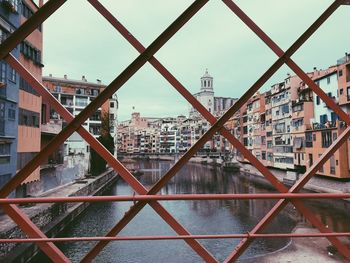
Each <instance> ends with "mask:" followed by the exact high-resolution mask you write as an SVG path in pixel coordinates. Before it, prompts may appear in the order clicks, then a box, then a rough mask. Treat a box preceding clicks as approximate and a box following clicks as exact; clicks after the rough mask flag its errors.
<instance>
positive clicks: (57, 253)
mask: <svg viewBox="0 0 350 263" xmlns="http://www.w3.org/2000/svg"><path fill="white" fill-rule="evenodd" d="M2 208H3V210H4V212H5V213H6V214H8V216H9V217H10V218H11V219H12V220H13V221H14V222H15V223H16V224H17V225H18V226H19V227H20V228H21V229H22V231H23V232H24V233H26V235H28V236H29V237H30V238H33V239H42V238H47V237H46V236H45V234H44V233H43V232H41V230H40V229H39V228H38V227H37V226H36V225H35V224H34V223H33V222H32V221H31V220H30V219H29V218H28V216H27V215H26V214H24V213H23V212H22V211H21V210H20V209H19V208H18V207H17V206H15V205H2ZM34 242H35V241H34ZM35 243H36V244H37V245H38V247H39V248H40V249H41V250H42V251H43V252H44V253H45V254H46V255H47V256H48V257H49V258H50V259H51V260H52V261H53V262H59V263H68V262H70V260H69V259H68V258H67V257H66V256H65V255H64V254H63V253H62V251H61V250H59V249H58V248H57V247H56V246H55V244H53V243H52V242H51V241H48V242H47V243H43V242H35Z"/></svg>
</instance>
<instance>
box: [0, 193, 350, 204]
mask: <svg viewBox="0 0 350 263" xmlns="http://www.w3.org/2000/svg"><path fill="white" fill-rule="evenodd" d="M339 198H342V199H348V198H350V193H275V194H270V193H264V194H173V195H118V196H115V195H112V196H69V197H26V198H1V199H0V204H27V203H34V204H40V203H80V202H90V203H95V202H127V201H130V202H136V201H146V200H147V201H155V200H157V201H179V200H246V199H257V200H261V199H264V200H265V199H339Z"/></svg>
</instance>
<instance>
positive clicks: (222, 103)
mask: <svg viewBox="0 0 350 263" xmlns="http://www.w3.org/2000/svg"><path fill="white" fill-rule="evenodd" d="M200 80H201V89H200V92H198V93H195V94H193V96H194V97H195V98H196V99H197V100H198V101H199V102H200V103H201V104H202V105H203V106H204V107H205V108H206V109H207V110H208V111H209V112H210V113H211V114H213V115H215V116H221V115H222V114H223V113H224V112H225V111H226V110H228V109H229V108H230V107H231V106H232V105H233V104H234V103H235V102H236V101H237V99H236V98H228V97H215V96H214V88H213V77H212V76H210V75H209V73H208V70H206V71H205V73H204V75H203V76H202V77H201V78H200ZM189 117H190V118H195V117H200V114H199V112H198V111H197V110H196V109H194V108H193V107H192V106H191V109H190V112H189Z"/></svg>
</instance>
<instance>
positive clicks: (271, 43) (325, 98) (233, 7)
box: [223, 0, 350, 125]
mask: <svg viewBox="0 0 350 263" xmlns="http://www.w3.org/2000/svg"><path fill="white" fill-rule="evenodd" d="M223 2H224V3H225V4H226V5H227V6H228V7H229V8H230V9H231V10H232V11H233V12H234V13H235V14H236V15H237V16H238V17H239V18H240V19H241V20H242V21H243V22H244V23H245V24H246V25H247V26H248V27H249V28H250V29H251V30H252V31H253V32H254V33H255V34H256V35H257V36H258V37H259V38H260V39H261V40H263V41H264V42H265V43H266V45H267V46H268V47H269V48H271V50H272V51H273V52H275V54H276V55H277V56H279V57H282V56H284V54H285V53H284V51H283V50H282V49H281V48H280V47H279V46H278V45H277V44H276V43H275V42H274V41H273V40H272V39H271V38H270V37H269V36H268V35H267V34H266V33H265V32H264V31H262V30H261V28H259V27H258V26H257V25H256V24H255V23H254V21H253V20H251V19H250V18H249V17H248V16H247V15H246V14H245V13H244V12H243V11H242V10H241V9H240V8H239V7H238V6H237V5H236V4H235V3H234V2H233V1H232V0H223ZM341 3H342V1H341V0H336V1H334V2H333V3H332V4H331V6H330V7H329V8H327V10H326V11H325V12H324V14H323V15H325V14H326V17H329V16H330V15H331V14H333V13H334V11H335V10H337V9H338V7H339V6H340V5H341ZM321 22H322V21H319V20H317V21H316V22H315V23H314V24H313V25H312V26H311V27H310V28H311V29H312V28H313V27H315V26H317V27H319V26H320V25H321ZM310 28H309V29H310ZM307 34H309V33H307ZM303 35H304V34H303ZM292 48H294V45H293V46H292ZM295 48H296V47H295ZM286 53H287V52H286ZM290 56H291V55H290V54H288V53H287V54H286V56H285V57H286V64H287V65H288V66H289V67H290V68H291V69H292V70H293V71H294V72H295V73H296V74H297V75H298V76H299V77H300V78H301V79H302V80H303V81H304V82H305V83H306V84H307V85H309V86H310V88H311V89H312V90H313V91H314V92H315V93H316V94H317V95H318V96H319V97H320V98H321V99H322V100H323V101H324V102H325V103H326V104H327V106H328V107H330V108H331V109H332V110H333V111H334V112H335V113H336V114H337V115H338V116H339V117H340V118H341V119H342V120H344V121H345V122H346V123H347V124H348V125H350V116H349V115H348V114H347V113H345V112H344V111H343V110H342V109H341V108H340V106H339V105H337V104H336V103H335V102H334V100H333V99H332V98H330V97H329V96H328V95H327V94H326V93H325V92H324V91H323V90H322V89H321V88H320V87H319V86H317V85H316V84H315V82H313V81H312V80H311V78H310V77H309V76H308V75H307V74H306V73H305V72H304V71H303V70H302V69H301V68H299V67H298V65H297V64H296V63H295V62H294V61H293V60H292V59H291V58H290Z"/></svg>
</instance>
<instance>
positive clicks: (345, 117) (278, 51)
mask: <svg viewBox="0 0 350 263" xmlns="http://www.w3.org/2000/svg"><path fill="white" fill-rule="evenodd" d="M223 1H224V2H225V4H226V5H227V6H228V7H229V8H230V9H231V10H232V11H233V12H234V13H235V14H236V15H237V16H238V17H239V18H240V19H241V20H242V21H243V22H244V23H245V24H246V25H247V26H248V27H249V28H250V29H251V30H252V31H253V32H255V33H256V34H257V35H258V36H259V37H260V38H261V39H262V40H263V41H264V42H265V43H266V44H267V45H268V46H269V47H270V48H271V49H272V50H273V51H274V52H275V53H276V54H277V55H278V56H279V57H282V56H283V55H285V54H284V52H283V50H282V49H280V48H279V47H278V46H277V45H276V43H274V42H273V41H272V40H271V39H270V38H269V37H268V36H267V35H266V34H265V33H264V32H263V31H262V30H261V29H260V28H259V27H258V26H257V25H256V24H255V23H254V22H253V21H252V20H251V19H250V18H249V17H248V16H247V15H246V14H245V13H244V12H243V11H242V10H241V9H240V8H239V7H238V6H237V5H236V4H234V3H233V2H232V1H230V0H223ZM339 5H340V1H335V2H334V3H333V4H332V5H331V6H330V7H329V8H328V9H327V10H326V11H325V13H324V14H326V16H327V17H329V16H330V15H331V14H332V13H333V12H334V11H335V10H336V9H337V8H338V7H339ZM324 14H323V15H322V16H324ZM322 16H321V17H322ZM321 24H322V23H321V22H319V21H318V20H317V21H316V22H315V23H314V24H313V25H312V26H311V27H310V28H309V30H310V29H312V28H315V27H319V26H320V25H321ZM306 33H307V34H310V33H308V30H307V31H306ZM303 35H304V34H303ZM302 37H303V36H301V38H302ZM292 48H295V46H294V45H293V46H292ZM295 50H296V49H295ZM286 63H287V64H288V65H289V66H290V67H291V68H292V69H293V70H294V71H295V73H296V74H297V75H299V77H301V78H302V79H303V80H304V81H305V82H306V83H307V84H308V85H309V86H310V87H311V88H313V90H314V91H315V92H316V93H317V94H318V95H319V96H320V97H321V98H322V99H324V100H325V102H326V103H327V105H328V103H330V106H331V108H332V109H333V110H334V111H335V112H336V113H337V114H338V115H339V116H340V117H341V118H342V119H343V120H344V121H346V122H347V123H348V124H349V123H350V117H349V116H348V115H347V114H346V113H345V112H344V111H342V110H341V109H340V107H339V106H338V105H336V104H335V103H334V101H333V100H331V99H330V98H329V97H328V96H327V95H326V94H325V93H324V92H323V91H322V90H321V89H320V88H319V87H318V86H317V85H316V84H315V83H314V82H313V81H312V80H311V79H310V78H309V77H308V76H307V75H306V74H305V73H304V72H303V71H302V70H301V69H300V68H299V67H298V66H297V65H296V64H295V63H294V62H293V61H292V60H291V59H290V58H289V55H288V56H287V57H286ZM303 210H305V209H303ZM306 212H307V211H306ZM307 213H308V214H310V215H312V213H309V212H307ZM303 214H304V215H305V211H304V212H303ZM310 219H311V220H310V221H311V222H313V224H314V225H315V226H316V227H318V228H319V229H320V231H321V232H324V231H326V232H327V231H329V230H328V229H327V228H326V227H324V226H323V225H322V224H321V222H319V220H317V219H316V220H315V218H310ZM330 241H331V242H332V243H333V244H334V245H335V246H336V247H337V248H338V249H339V250H341V251H343V252H344V253H345V254H348V256H349V255H350V254H349V253H350V251H349V250H348V249H347V248H346V247H345V246H344V245H343V244H342V243H341V242H340V241H339V240H336V239H334V238H330ZM243 242H244V241H243ZM243 242H242V243H243ZM240 250H242V252H243V251H244V246H241V248H240V249H238V248H237V249H236V250H235V252H234V253H236V254H237V255H239V254H241V253H242V252H241V251H240Z"/></svg>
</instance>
